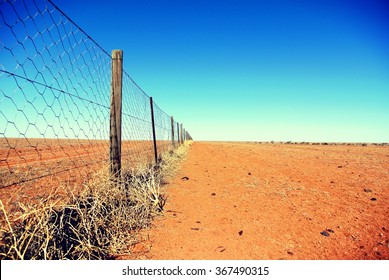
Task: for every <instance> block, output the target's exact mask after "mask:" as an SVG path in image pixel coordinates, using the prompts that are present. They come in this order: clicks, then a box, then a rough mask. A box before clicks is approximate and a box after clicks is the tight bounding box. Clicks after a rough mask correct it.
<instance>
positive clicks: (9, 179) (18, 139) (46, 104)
mask: <svg viewBox="0 0 389 280" xmlns="http://www.w3.org/2000/svg"><path fill="white" fill-rule="evenodd" d="M122 57H124V58H123V59H124V60H125V54H124V55H123V56H122ZM116 58H117V57H114V58H113V59H112V57H111V54H110V53H109V52H107V51H105V50H104V49H103V48H102V47H101V46H100V45H99V44H98V43H96V41H94V40H93V39H92V38H91V37H90V36H89V35H88V34H87V33H86V32H84V31H83V30H82V29H81V28H80V27H78V26H77V24H75V23H74V21H72V20H71V19H70V18H69V17H68V16H67V15H66V14H65V13H63V12H62V11H61V10H60V9H59V8H58V7H57V6H56V5H55V4H53V3H52V2H51V1H50V0H34V1H27V0H26V1H22V0H14V1H12V0H0V108H1V110H0V190H3V189H5V188H6V187H9V186H14V185H17V186H27V185H28V184H31V185H33V186H37V185H42V186H44V185H47V184H50V183H52V182H54V183H55V182H65V183H73V184H75V183H81V182H84V181H86V180H88V179H89V178H90V177H91V175H92V174H93V173H94V172H95V171H96V170H99V169H101V168H102V167H106V168H108V166H110V167H111V169H110V170H111V173H118V171H119V170H120V168H121V165H126V166H127V167H135V166H136V165H137V164H140V163H152V162H154V161H158V157H159V155H160V154H162V153H163V152H165V151H167V150H168V149H170V148H172V147H173V146H176V145H177V144H178V143H182V142H183V141H184V139H186V140H189V139H191V137H190V134H189V133H187V132H186V135H182V131H183V128H182V124H179V123H178V122H176V121H175V120H174V118H172V117H171V116H170V115H168V114H166V113H165V112H164V111H163V110H162V109H160V108H159V106H158V105H157V104H156V103H155V102H154V101H153V100H152V98H150V97H149V96H148V95H147V94H146V93H145V92H144V91H143V90H142V89H141V88H140V87H139V86H138V85H137V84H136V83H135V82H134V81H133V80H132V78H131V77H130V76H129V75H128V74H127V73H126V72H125V69H123V71H122V73H121V74H120V75H121V78H120V88H121V98H120V99H121V102H120V107H121V109H120V111H121V112H115V114H112V107H111V105H112V104H111V97H110V94H111V92H112V89H113V88H114V86H115V83H117V82H118V81H117V80H115V72H114V70H113V68H114V65H116V64H115V63H116V62H115V59H116ZM121 63H123V62H122V61H121ZM150 105H152V106H150ZM115 108H117V107H115ZM151 110H153V117H154V118H153V119H152V112H151ZM117 114H120V115H117ZM113 115H114V116H116V119H115V120H116V121H115V122H114V124H113V123H112V116H113ZM119 122H120V126H119ZM113 126H114V127H115V131H116V132H115V133H116V134H115V135H116V136H115V137H116V138H115V139H116V142H115V143H116V145H119V146H118V147H116V148H115V149H116V150H115V151H116V152H118V155H117V154H116V155H112V149H113V148H112V146H113V145H115V144H112V138H113V137H112V135H113V131H112V128H113ZM119 128H120V132H119V131H118V130H117V129H119ZM153 130H154V134H153ZM118 133H119V134H120V135H118ZM175 138H176V139H175ZM110 140H111V141H110ZM118 140H119V141H118ZM156 151H157V152H158V154H156V153H155V152H156ZM118 156H119V158H118ZM113 160H116V161H113ZM118 160H119V161H118ZM114 164H118V165H115V167H113V165H114Z"/></svg>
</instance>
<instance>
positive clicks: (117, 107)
mask: <svg viewBox="0 0 389 280" xmlns="http://www.w3.org/2000/svg"><path fill="white" fill-rule="evenodd" d="M111 71H112V73H111V74H112V77H111V106H110V131H109V133H110V136H109V140H110V141H109V144H110V146H109V160H110V174H111V176H113V177H114V178H116V180H118V179H120V172H121V150H122V149H121V147H122V78H123V51H122V50H113V51H112V68H111Z"/></svg>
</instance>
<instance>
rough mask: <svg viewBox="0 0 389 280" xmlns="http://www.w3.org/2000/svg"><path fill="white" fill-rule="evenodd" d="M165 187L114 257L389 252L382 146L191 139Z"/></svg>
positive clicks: (388, 255) (388, 157) (386, 157)
mask: <svg viewBox="0 0 389 280" xmlns="http://www.w3.org/2000/svg"><path fill="white" fill-rule="evenodd" d="M166 194H167V196H168V201H167V204H166V206H165V209H164V216H163V217H161V218H158V219H157V220H156V221H155V224H154V225H153V226H152V227H151V228H150V229H147V230H144V231H143V232H142V236H143V237H144V241H143V242H141V243H138V244H137V245H135V246H134V247H133V248H132V250H133V254H132V255H131V256H122V257H121V258H137V259H207V260H209V259H275V260H277V259H286V260H289V259H300V260H301V259H323V260H328V259H389V247H388V246H389V147H387V146H386V147H377V146H370V145H369V146H366V147H362V146H346V145H337V146H313V145H282V144H251V143H201V142H196V143H194V144H193V145H192V147H191V148H190V151H189V153H188V156H187V158H186V160H185V161H184V162H183V164H182V167H181V170H180V171H179V172H178V174H177V177H176V178H175V179H173V180H171V182H170V183H169V185H168V186H167V188H166ZM323 234H324V235H323ZM325 235H328V236H325Z"/></svg>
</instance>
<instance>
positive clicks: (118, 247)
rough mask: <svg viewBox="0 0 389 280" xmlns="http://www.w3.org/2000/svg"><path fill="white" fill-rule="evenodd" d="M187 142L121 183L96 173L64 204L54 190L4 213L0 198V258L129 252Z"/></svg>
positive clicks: (155, 208)
mask: <svg viewBox="0 0 389 280" xmlns="http://www.w3.org/2000/svg"><path fill="white" fill-rule="evenodd" d="M189 144H190V143H189V142H188V143H186V144H185V145H182V146H180V147H178V148H177V149H176V150H170V151H168V152H167V153H165V154H164V155H163V156H162V157H161V161H160V164H159V166H158V167H156V166H138V167H137V168H133V169H130V170H127V171H125V172H124V171H123V175H122V181H121V182H114V181H113V180H112V179H111V178H109V176H108V175H107V173H106V172H101V173H99V174H96V175H95V176H94V179H93V180H91V181H90V182H89V183H88V184H87V185H85V186H83V188H82V190H81V191H79V190H78V191H77V193H75V192H70V199H69V200H68V201H66V202H64V201H63V199H60V198H58V197H57V196H56V193H57V192H55V193H53V194H52V195H50V196H48V197H46V198H44V199H42V200H41V201H40V202H39V203H38V204H34V205H28V204H22V203H19V205H18V211H7V210H6V208H5V206H4V204H3V202H2V201H1V200H0V226H1V227H0V259H76V260H77V259H109V258H113V257H114V256H115V255H116V254H121V253H130V252H129V248H130V245H131V244H134V243H136V242H137V231H139V229H142V228H144V227H147V226H148V225H150V223H151V221H152V218H153V217H155V216H156V215H158V214H159V213H160V212H161V211H162V209H163V206H164V205H165V202H166V197H165V196H164V194H163V193H162V192H161V184H162V183H163V182H164V180H166V178H169V177H170V176H172V175H173V174H174V172H175V170H176V169H177V166H178V163H179V162H180V161H181V159H182V158H183V157H184V156H185V153H186V150H187V147H188V145H189ZM106 169H108V168H106ZM60 188H63V189H64V188H65V186H61V187H60Z"/></svg>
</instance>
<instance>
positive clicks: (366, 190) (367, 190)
mask: <svg viewBox="0 0 389 280" xmlns="http://www.w3.org/2000/svg"><path fill="white" fill-rule="evenodd" d="M363 191H364V192H372V190H371V189H363Z"/></svg>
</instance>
